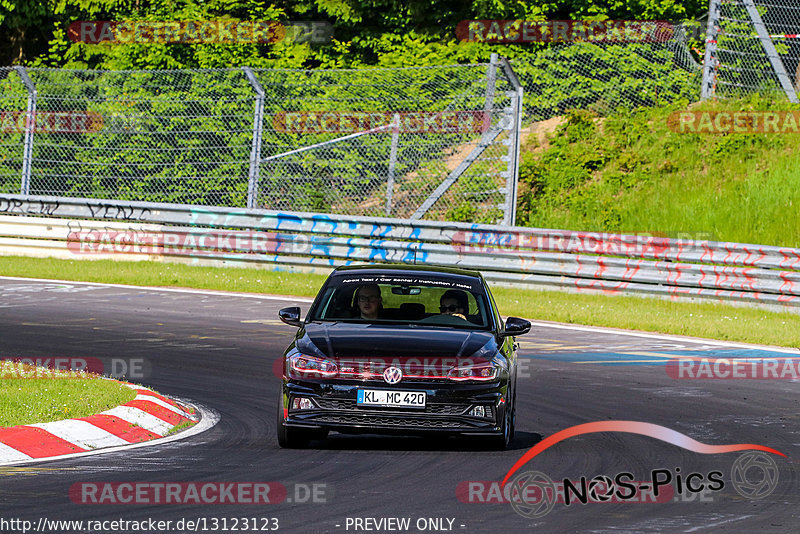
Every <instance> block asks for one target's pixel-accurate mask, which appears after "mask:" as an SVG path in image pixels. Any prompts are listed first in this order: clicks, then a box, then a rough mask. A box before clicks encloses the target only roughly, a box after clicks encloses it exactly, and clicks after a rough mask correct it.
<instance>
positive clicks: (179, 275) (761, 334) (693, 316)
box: [0, 256, 800, 347]
mask: <svg viewBox="0 0 800 534" xmlns="http://www.w3.org/2000/svg"><path fill="white" fill-rule="evenodd" d="M0 272H2V273H4V274H5V275H8V276H25V277H31V278H56V279H62V280H79V281H92V282H109V283H124V284H129V285H153V286H177V287H192V288H201V289H216V290H226V291H247V292H254V293H271V294H282V295H296V296H306V297H311V296H314V295H316V293H317V291H318V290H319V287H320V286H321V285H322V283H323V281H324V280H325V276H323V275H313V274H300V273H294V274H293V273H285V272H274V271H266V270H261V269H247V268H238V269H234V268H219V267H197V266H190V265H183V264H165V263H159V262H144V261H142V262H124V261H112V260H100V261H79V260H56V259H44V258H20V257H8V256H7V257H0ZM493 292H494V295H495V298H496V300H497V304H498V306H500V310H501V311H502V313H503V314H504V315H517V316H521V317H526V318H530V319H539V320H548V321H558V322H564V323H575V324H586V325H596V326H609V327H616V328H627V329H633V330H645V331H650V332H662V333H669V334H680V335H687V336H697V337H704V338H712V339H721V340H727V341H740V342H748V343H760V344H767V345H779V346H787V347H800V314H797V313H794V312H775V311H767V310H763V309H759V308H749V307H741V306H730V305H724V304H711V303H695V302H683V301H670V300H661V299H653V298H642V297H628V296H606V295H592V294H573V293H566V292H560V291H535V290H525V289H519V288H506V287H493Z"/></svg>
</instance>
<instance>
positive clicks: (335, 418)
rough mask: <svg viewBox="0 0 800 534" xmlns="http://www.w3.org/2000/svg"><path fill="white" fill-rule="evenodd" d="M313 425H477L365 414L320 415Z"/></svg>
mask: <svg viewBox="0 0 800 534" xmlns="http://www.w3.org/2000/svg"><path fill="white" fill-rule="evenodd" d="M310 421H312V422H314V423H328V424H341V425H364V426H380V427H398V428H399V427H405V428H409V427H411V428H437V429H453V430H458V429H463V428H465V427H468V428H472V427H474V426H478V425H471V424H469V423H465V422H455V421H448V420H447V419H423V418H415V417H401V416H397V415H395V416H392V417H386V416H380V415H367V414H336V415H334V414H322V415H319V416H316V417H313V418H311V419H310ZM484 424H485V423H484Z"/></svg>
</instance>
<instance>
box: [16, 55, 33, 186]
mask: <svg viewBox="0 0 800 534" xmlns="http://www.w3.org/2000/svg"><path fill="white" fill-rule="evenodd" d="M14 70H16V71H17V74H18V75H19V77H20V79H21V80H22V83H23V84H25V89H26V90H27V91H28V109H27V111H26V116H25V148H24V151H23V154H22V183H21V184H20V194H22V195H27V194H30V189H31V164H32V162H33V132H34V130H35V129H36V86H35V85H34V84H33V80H31V78H30V76H28V72H27V71H26V70H25V67H20V66H17V67H14Z"/></svg>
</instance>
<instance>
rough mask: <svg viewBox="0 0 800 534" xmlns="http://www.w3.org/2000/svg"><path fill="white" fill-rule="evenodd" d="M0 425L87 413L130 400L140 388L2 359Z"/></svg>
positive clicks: (86, 375)
mask: <svg viewBox="0 0 800 534" xmlns="http://www.w3.org/2000/svg"><path fill="white" fill-rule="evenodd" d="M0 378H2V379H0V427H9V426H16V425H27V424H32V423H45V422H50V421H59V420H61V419H73V418H76V417H86V416H89V415H93V414H96V413H99V412H103V411H105V410H109V409H111V408H114V407H115V406H119V405H120V404H124V403H126V402H130V401H132V400H133V399H134V397H135V396H136V392H135V391H134V390H132V389H130V388H128V387H125V386H123V385H122V384H120V383H118V382H115V381H112V380H100V379H99V377H98V376H97V375H91V374H87V373H77V372H72V371H54V370H52V369H46V368H43V367H34V366H31V365H26V364H23V363H18V362H12V361H3V362H0Z"/></svg>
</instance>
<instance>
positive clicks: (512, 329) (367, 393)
mask: <svg viewBox="0 0 800 534" xmlns="http://www.w3.org/2000/svg"><path fill="white" fill-rule="evenodd" d="M279 316H280V318H281V320H282V321H283V322H284V323H286V324H289V325H293V326H297V327H300V329H299V330H298V332H297V335H296V336H295V339H294V341H293V342H292V344H291V345H290V346H289V348H288V349H287V350H286V352H285V354H284V360H285V361H284V367H283V380H282V384H281V390H280V397H279V402H278V424H277V433H278V443H279V444H280V445H281V446H282V447H303V446H305V445H307V444H308V442H309V440H312V439H324V438H325V437H326V436H327V434H328V432H329V431H331V430H333V431H337V432H342V433H370V434H431V433H438V434H440V435H471V436H484V437H486V438H487V439H488V440H489V441H490V442H491V444H492V446H493V447H494V448H498V449H503V448H505V447H506V446H507V445H508V443H509V441H510V440H511V439H512V437H513V435H514V420H515V413H516V412H515V405H516V370H517V356H516V352H515V345H514V337H513V336H517V335H521V334H525V333H527V332H528V331H529V330H530V327H531V324H530V323H529V322H528V321H526V320H524V319H519V318H516V317H509V318H508V320H507V321H506V322H505V324H503V321H502V319H501V317H500V312H499V310H498V309H497V305H496V304H495V302H494V298H493V297H492V294H491V292H490V291H489V288H488V287H487V285H486V281H485V280H484V279H483V276H481V274H480V273H478V272H475V271H467V270H461V269H450V268H439V267H424V266H394V265H384V266H375V265H371V266H348V267H339V268H338V269H336V270H335V271H333V273H331V275H330V277H329V278H328V280H327V281H326V282H325V284H324V285H323V286H322V289H321V290H320V292H319V294H318V295H317V298H316V299H315V300H314V303H313V304H312V306H311V309H310V310H309V312H308V315H307V316H306V319H305V321H302V320H301V319H300V308H298V307H292V308H284V309H282V310H281V311H280V312H279Z"/></svg>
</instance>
